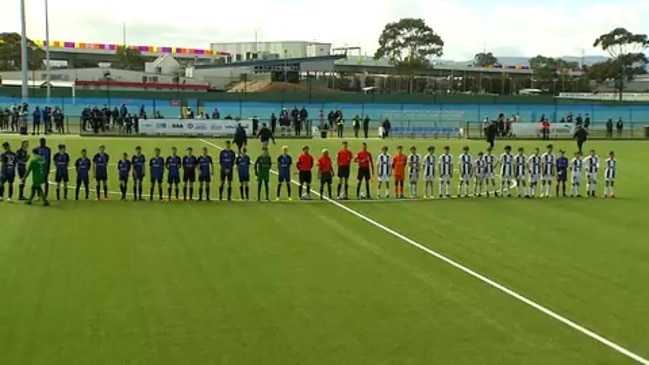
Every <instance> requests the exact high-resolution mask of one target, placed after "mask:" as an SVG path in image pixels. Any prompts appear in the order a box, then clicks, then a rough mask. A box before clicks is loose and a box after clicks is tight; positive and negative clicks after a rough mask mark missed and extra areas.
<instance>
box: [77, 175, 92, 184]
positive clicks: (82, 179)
mask: <svg viewBox="0 0 649 365" xmlns="http://www.w3.org/2000/svg"><path fill="white" fill-rule="evenodd" d="M89 182H90V179H89V177H88V174H83V175H77V184H81V183H84V184H88V183H89Z"/></svg>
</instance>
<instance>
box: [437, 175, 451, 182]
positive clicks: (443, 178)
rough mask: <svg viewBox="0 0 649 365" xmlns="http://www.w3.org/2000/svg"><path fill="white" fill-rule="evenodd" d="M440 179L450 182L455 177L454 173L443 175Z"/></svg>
mask: <svg viewBox="0 0 649 365" xmlns="http://www.w3.org/2000/svg"><path fill="white" fill-rule="evenodd" d="M439 179H440V180H441V181H444V182H449V181H451V179H453V175H448V174H447V175H441V176H440V177H439Z"/></svg>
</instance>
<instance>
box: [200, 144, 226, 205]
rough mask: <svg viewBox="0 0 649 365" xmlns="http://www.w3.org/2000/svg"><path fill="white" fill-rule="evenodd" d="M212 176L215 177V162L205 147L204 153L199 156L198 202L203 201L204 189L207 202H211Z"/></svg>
mask: <svg viewBox="0 0 649 365" xmlns="http://www.w3.org/2000/svg"><path fill="white" fill-rule="evenodd" d="M212 175H214V162H213V161H212V156H210V155H208V154H207V148H206V147H203V153H202V154H201V155H200V156H198V201H201V200H203V189H205V200H207V201H210V183H211V182H212ZM228 200H229V199H228Z"/></svg>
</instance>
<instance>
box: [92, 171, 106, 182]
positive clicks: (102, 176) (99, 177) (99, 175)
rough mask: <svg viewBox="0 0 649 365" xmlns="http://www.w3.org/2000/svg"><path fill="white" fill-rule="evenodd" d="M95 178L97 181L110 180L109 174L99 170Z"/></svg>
mask: <svg viewBox="0 0 649 365" xmlns="http://www.w3.org/2000/svg"><path fill="white" fill-rule="evenodd" d="M95 180H97V181H107V180H108V174H106V173H103V172H98V173H97V174H95Z"/></svg>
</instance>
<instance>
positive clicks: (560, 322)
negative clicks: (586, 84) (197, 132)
mask: <svg viewBox="0 0 649 365" xmlns="http://www.w3.org/2000/svg"><path fill="white" fill-rule="evenodd" d="M5 139H6V140H8V141H9V142H11V143H12V147H13V148H14V150H15V149H16V148H17V147H18V144H19V141H20V138H19V137H5ZM36 142H37V140H36V139H35V138H30V145H31V146H35V145H36ZM349 142H350V149H352V151H357V150H358V149H359V147H360V143H361V141H360V140H354V139H349ZM59 143H64V144H66V146H67V149H68V152H69V153H70V156H71V158H72V160H73V161H74V160H75V159H76V157H78V155H79V151H80V150H81V149H82V148H87V149H88V153H89V155H90V156H92V155H93V154H94V152H95V151H96V149H97V147H98V146H99V145H100V144H104V145H105V146H106V148H107V152H108V153H109V154H110V156H111V162H113V163H114V162H116V161H117V159H118V158H119V156H120V155H121V153H122V152H128V153H129V155H130V154H132V153H133V152H134V150H135V147H136V146H141V147H142V149H143V152H144V153H145V154H146V156H147V158H149V157H151V155H152V152H153V149H154V148H155V147H160V148H161V149H162V154H163V156H166V155H168V154H169V151H170V149H171V147H172V146H176V147H177V148H178V149H179V151H180V153H181V154H183V153H184V150H185V148H187V147H189V146H191V147H193V148H194V151H195V152H197V153H198V152H199V150H200V148H202V147H208V148H209V151H210V154H211V155H212V156H213V157H215V158H216V157H217V155H218V152H219V147H220V146H223V144H224V140H219V139H209V140H201V139H154V138H147V139H137V138H131V139H126V138H122V139H117V138H116V139H111V138H78V137H77V138H74V137H58V136H50V137H48V145H49V146H50V147H52V148H53V150H54V149H55V148H56V145H57V144H59ZM552 143H553V144H554V145H555V150H558V149H559V148H566V149H567V151H568V156H571V154H572V151H573V150H574V143H572V142H569V141H553V142H552ZM384 144H385V145H387V146H389V148H390V152H393V151H394V149H395V148H396V146H397V145H403V146H404V149H405V150H406V151H407V149H408V148H409V147H410V146H411V145H415V146H417V148H418V151H419V153H420V154H422V156H423V155H424V154H425V149H426V147H427V146H429V145H434V146H435V147H436V148H437V152H438V153H439V152H441V149H442V147H443V146H444V145H449V146H450V147H451V153H452V154H453V155H454V156H457V155H458V154H459V152H460V150H461V148H462V147H463V146H464V145H468V146H469V147H471V153H472V154H473V155H475V154H476V153H477V152H478V151H479V150H481V149H482V150H483V149H484V148H485V143H484V142H482V141H462V140H441V139H440V140H421V139H419V140H388V141H381V140H369V141H368V146H369V150H370V151H371V152H372V153H373V155H374V156H376V155H377V154H378V152H379V149H380V147H381V146H382V145H384ZM505 144H511V145H512V147H514V148H517V147H519V146H522V147H525V148H526V153H529V152H531V151H532V149H533V148H534V147H537V146H538V147H541V149H543V147H544V145H545V143H544V142H543V141H511V142H499V144H498V145H497V146H496V150H495V151H496V152H497V154H500V152H502V148H503V147H504V146H505ZM282 145H287V146H288V147H289V149H290V153H291V154H292V155H293V157H294V160H295V159H296V157H297V155H298V154H299V153H300V150H301V147H302V146H303V145H309V146H310V147H311V151H312V153H313V154H314V155H316V156H317V155H319V152H320V150H321V149H322V148H328V149H329V150H330V151H331V152H332V153H333V154H335V151H337V150H338V148H339V146H340V140H336V139H330V140H317V139H314V140H309V141H304V140H303V141H298V140H290V141H278V142H277V145H274V146H271V156H273V157H276V155H277V154H279V153H280V147H281V146H282ZM586 148H595V149H596V150H597V151H598V154H599V156H600V158H602V161H603V160H604V159H605V157H606V154H607V153H608V151H609V150H614V151H615V152H616V157H617V159H618V161H619V175H618V177H617V179H616V195H617V199H615V200H611V199H606V200H605V199H600V198H598V199H585V198H584V199H570V198H554V197H553V198H550V199H533V200H525V199H517V198H510V199H507V198H493V197H492V198H489V199H487V198H484V197H483V198H481V199H474V198H469V199H445V200H439V199H434V200H417V201H409V200H404V201H399V200H390V201H376V200H372V201H354V200H350V201H343V202H330V201H319V200H318V199H317V197H316V199H315V200H314V201H310V202H301V201H293V202H288V201H285V200H283V201H281V202H270V203H267V202H260V203H257V202H253V201H251V202H248V203H245V202H238V201H233V202H218V201H216V202H211V203H198V202H175V201H174V202H158V201H155V202H149V201H143V202H133V201H130V200H129V201H126V202H121V201H119V193H118V191H119V189H118V183H117V170H116V167H115V166H114V165H112V166H111V167H110V170H109V173H111V174H112V176H111V180H110V182H109V188H110V190H111V191H113V193H112V194H111V195H110V198H111V200H110V201H108V202H103V201H102V202H95V201H84V200H82V201H73V200H69V201H60V202H57V201H56V200H52V205H51V206H50V207H47V208H44V207H41V206H40V205H39V204H35V205H34V206H26V205H23V204H19V203H17V202H14V203H13V204H9V203H7V202H4V203H0V221H1V222H2V223H1V225H0V227H1V228H0V359H2V360H0V361H1V362H2V363H4V364H24V363H30V364H88V363H108V364H144V363H146V364H154V363H155V364H180V363H182V364H215V363H220V364H544V365H546V364H553V365H554V364H634V363H644V364H648V363H649V362H647V360H646V359H648V358H649V305H648V304H647V303H649V290H647V282H648V280H649V264H648V262H649V244H647V243H648V241H649V240H648V239H647V233H646V231H645V230H644V228H645V227H644V224H646V216H645V215H644V214H646V209H647V208H646V207H647V206H648V203H649V198H648V195H647V193H646V189H647V186H649V174H647V171H646V156H647V151H648V148H647V145H646V144H645V143H644V142H639V141H633V142H611V141H591V142H588V144H587V146H586ZM259 151H260V148H259V143H258V142H255V141H253V142H252V143H251V146H250V155H251V156H252V157H253V159H254V157H256V156H257V155H258V154H259ZM273 160H275V158H273ZM456 163H457V162H456ZM355 172H356V170H355V168H354V169H352V177H355V175H356V174H355ZM50 178H53V176H50ZM74 178H75V174H74V172H72V173H71V179H72V180H74ZM217 178H218V172H217ZM352 180H354V179H352ZM276 182H277V181H276V176H271V189H270V190H271V197H272V198H274V197H275V187H276ZM73 184H74V183H72V185H73ZM233 184H234V187H235V188H234V189H233V194H234V197H235V198H238V188H237V187H238V182H237V180H236V174H235V180H234V182H233ZM374 184H375V183H374ZM28 185H29V184H28ZM91 185H93V184H92V183H91ZM451 186H452V190H453V194H454V195H455V191H456V187H457V182H454V183H453V184H452V185H451ZM217 187H218V181H216V182H212V199H215V198H217V193H218V189H217ZM314 187H315V189H314V190H315V191H317V189H318V184H317V183H315V184H314ZM130 189H131V188H130V187H129V193H130ZM420 189H421V184H420ZM437 189H438V187H437V184H436V186H435V190H436V191H437ZM375 190H376V187H375V185H374V187H373V188H372V194H375ZM598 190H599V191H598V195H599V196H601V195H602V192H603V178H602V177H601V174H600V183H599V187H598ZM296 191H297V189H296V187H295V186H293V197H294V198H295V197H296ZM54 192H55V190H54V187H53V186H50V199H52V198H54V197H55V194H54ZM148 192H149V185H148V182H147V183H146V184H145V187H144V193H145V196H146V197H147V200H148ZM552 192H553V195H554V190H553V191H552ZM334 193H335V184H334ZM406 193H407V187H406ZM283 194H285V192H283ZM582 194H583V187H582ZM82 195H83V194H82ZM165 195H166V189H165ZM350 195H351V196H354V195H355V182H354V183H352V186H351V187H350ZM420 195H421V192H420ZM73 196H74V194H73V192H71V194H70V197H71V198H72V197H73ZM91 197H93V195H91ZM251 199H252V200H254V199H256V182H255V181H252V182H251ZM643 212H645V213H643Z"/></svg>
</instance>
